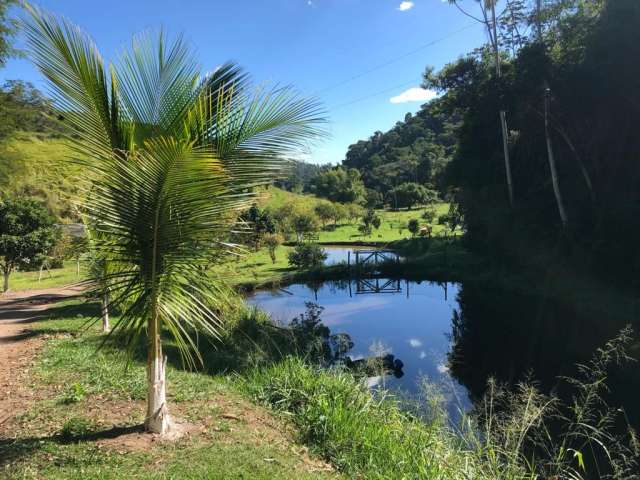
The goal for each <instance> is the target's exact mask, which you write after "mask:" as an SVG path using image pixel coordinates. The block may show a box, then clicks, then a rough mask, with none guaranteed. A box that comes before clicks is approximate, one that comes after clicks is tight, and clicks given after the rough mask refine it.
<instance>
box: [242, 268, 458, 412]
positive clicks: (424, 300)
mask: <svg viewBox="0 0 640 480" xmlns="http://www.w3.org/2000/svg"><path fill="white" fill-rule="evenodd" d="M457 294H458V286H457V285H456V284H453V283H435V282H428V281H424V282H409V281H404V280H387V279H377V280H375V279H369V280H359V281H357V280H354V281H351V282H349V281H343V282H326V283H324V284H316V285H312V284H310V285H305V284H294V285H290V286H288V287H286V288H284V289H282V290H277V291H267V292H259V293H257V294H255V295H254V296H253V297H251V298H250V299H249V300H248V301H249V302H250V303H251V304H253V305H257V306H259V307H260V308H262V309H263V310H265V311H267V312H268V313H270V314H271V316H272V317H273V318H274V319H275V320H276V321H278V322H280V323H283V324H287V323H289V322H290V321H291V320H292V319H293V318H295V317H297V316H299V315H300V314H302V313H304V312H305V310H306V304H307V302H312V303H314V304H317V305H319V306H321V307H323V309H324V310H323V311H322V313H321V319H322V323H323V324H324V325H325V326H326V327H329V329H330V330H331V333H332V334H337V333H342V334H347V335H349V337H350V338H351V340H352V342H353V344H354V345H353V348H352V349H350V350H349V351H348V352H347V355H348V356H349V357H350V359H351V360H359V359H366V358H371V357H380V356H383V355H388V354H392V355H393V356H394V359H398V360H400V361H401V362H402V368H401V369H396V371H394V372H393V373H391V372H389V374H387V375H376V376H370V377H369V378H368V383H369V385H370V386H372V387H375V386H384V387H385V388H389V389H394V390H396V391H397V392H399V393H402V394H403V395H409V396H411V397H413V398H418V397H419V396H420V394H421V390H422V387H421V385H422V383H423V381H424V380H428V381H429V382H431V383H436V384H438V385H439V387H440V388H441V389H442V390H443V391H444V392H445V393H446V394H448V395H449V397H450V398H449V403H450V409H451V410H453V411H455V410H456V409H457V408H458V407H459V406H461V407H463V408H464V407H466V406H467V405H468V403H469V402H468V396H467V392H466V390H465V389H464V388H463V387H462V386H461V385H460V384H459V383H458V382H457V381H456V380H455V379H453V378H452V377H451V375H450V374H449V368H448V357H449V355H450V352H451V333H452V332H451V319H452V317H453V315H454V312H455V311H456V309H458V304H457V301H456V297H457Z"/></svg>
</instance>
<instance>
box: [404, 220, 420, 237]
mask: <svg viewBox="0 0 640 480" xmlns="http://www.w3.org/2000/svg"><path fill="white" fill-rule="evenodd" d="M407 229H408V230H409V231H410V232H411V236H412V237H415V236H416V235H417V234H418V232H419V231H420V222H419V221H418V219H416V218H412V219H411V220H409V222H408V223H407Z"/></svg>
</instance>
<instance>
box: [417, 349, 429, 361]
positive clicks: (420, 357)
mask: <svg viewBox="0 0 640 480" xmlns="http://www.w3.org/2000/svg"><path fill="white" fill-rule="evenodd" d="M418 358H419V359H420V360H424V359H425V358H427V352H425V351H424V350H423V351H421V352H420V355H418Z"/></svg>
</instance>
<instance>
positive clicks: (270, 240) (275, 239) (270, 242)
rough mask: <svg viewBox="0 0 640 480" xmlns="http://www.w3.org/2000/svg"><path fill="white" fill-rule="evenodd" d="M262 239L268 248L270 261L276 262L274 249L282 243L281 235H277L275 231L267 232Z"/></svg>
mask: <svg viewBox="0 0 640 480" xmlns="http://www.w3.org/2000/svg"><path fill="white" fill-rule="evenodd" d="M262 241H263V243H264V244H265V245H266V247H267V249H268V250H269V257H271V261H272V262H273V263H276V250H277V249H278V247H279V246H280V245H282V242H283V238H282V235H279V234H277V233H269V234H267V235H265V236H264V238H263V239H262Z"/></svg>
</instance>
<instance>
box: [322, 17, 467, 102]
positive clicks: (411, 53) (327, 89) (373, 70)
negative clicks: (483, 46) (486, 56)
mask: <svg viewBox="0 0 640 480" xmlns="http://www.w3.org/2000/svg"><path fill="white" fill-rule="evenodd" d="M476 25H477V24H476V23H470V24H468V25H465V26H464V27H462V28H460V29H458V30H455V31H453V32H451V33H448V34H447V35H445V36H443V37H440V38H437V39H435V40H432V41H430V42H428V43H425V44H424V45H421V46H419V47H418V48H415V49H414V50H411V51H410V52H407V53H404V54H402V55H400V56H399V57H395V58H392V59H391V60H388V61H386V62H384V63H381V64H379V65H376V66H375V67H372V68H370V69H368V70H365V71H363V72H361V73H358V74H356V75H353V76H351V77H349V78H346V79H345V80H342V81H340V82H338V83H335V84H333V85H330V86H328V87H326V88H323V89H322V90H318V91H317V92H315V93H314V95H313V96H318V95H320V94H322V93H325V92H328V91H330V90H333V89H335V88H338V87H341V86H342V85H346V84H347V83H349V82H352V81H354V80H357V79H358V78H361V77H364V76H365V75H369V74H370V73H373V72H376V71H378V70H380V69H382V68H385V67H388V66H389V65H393V64H394V63H397V62H399V61H400V60H403V59H405V58H407V57H410V56H411V55H415V54H416V53H419V52H421V51H422V50H424V49H426V48H429V47H432V46H433V45H436V44H437V43H440V42H443V41H444V40H447V39H449V38H451V37H453V36H455V35H458V34H459V33H462V32H464V31H465V30H468V29H470V28H471V27H474V26H476Z"/></svg>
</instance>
